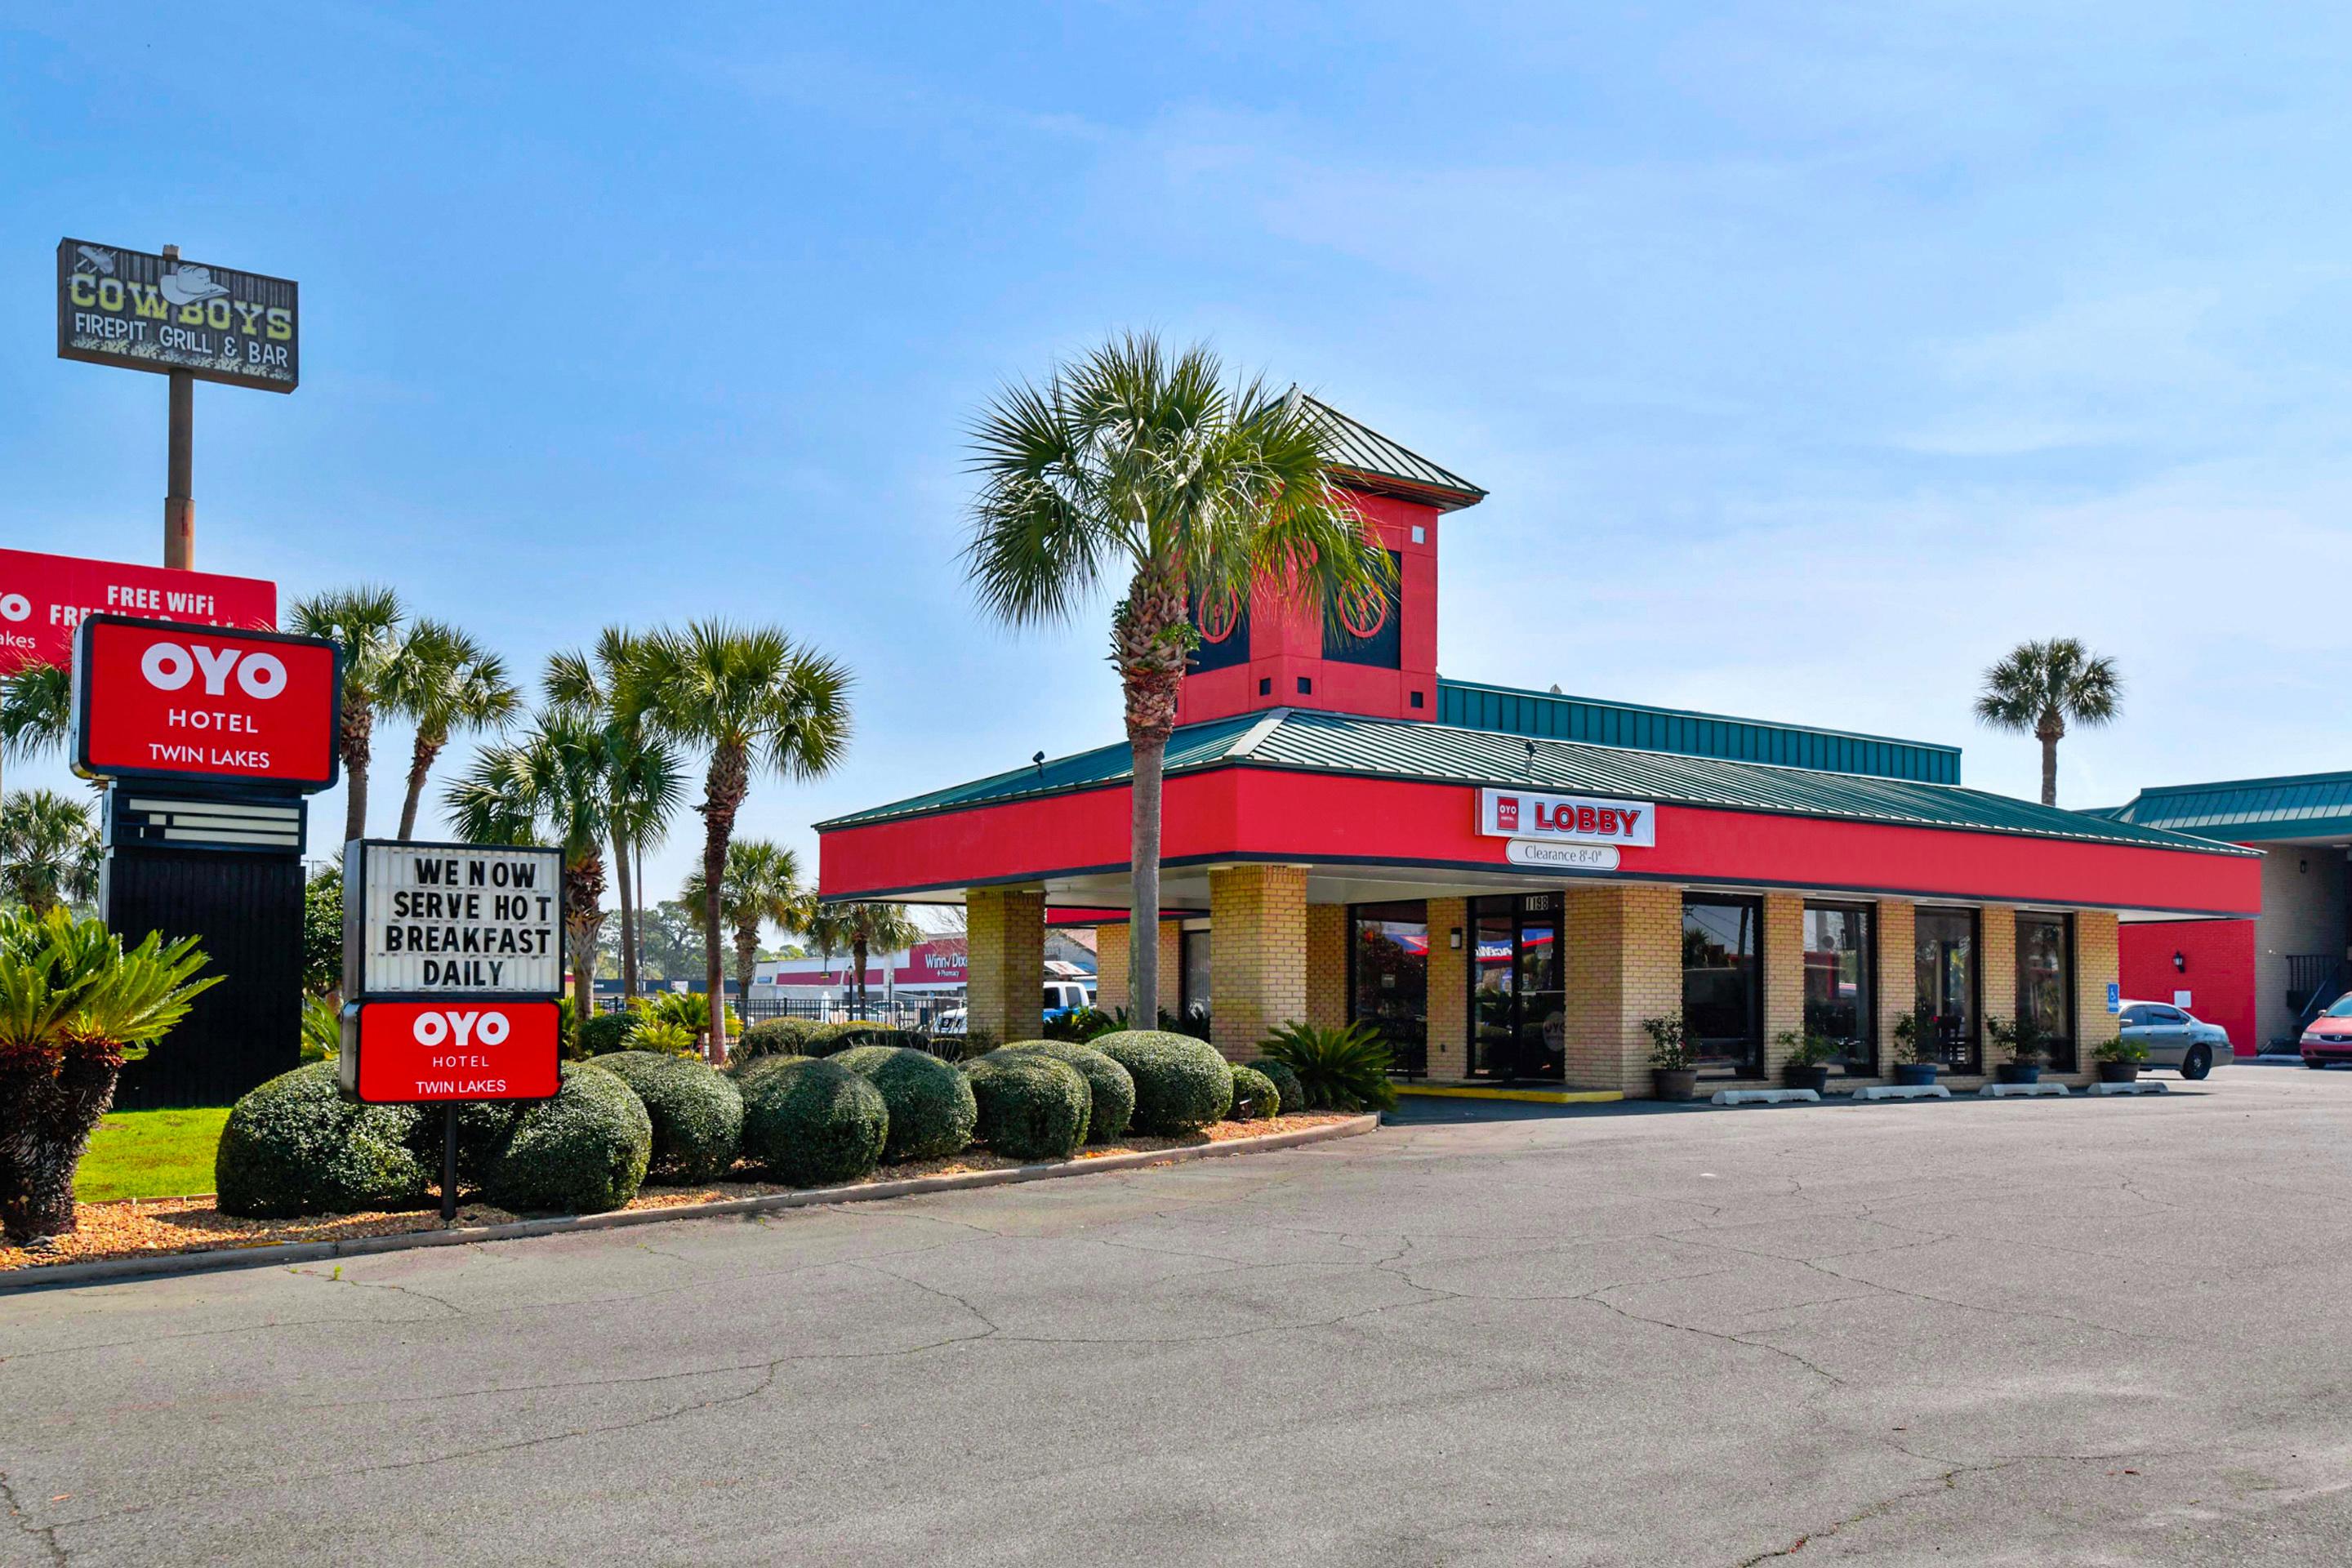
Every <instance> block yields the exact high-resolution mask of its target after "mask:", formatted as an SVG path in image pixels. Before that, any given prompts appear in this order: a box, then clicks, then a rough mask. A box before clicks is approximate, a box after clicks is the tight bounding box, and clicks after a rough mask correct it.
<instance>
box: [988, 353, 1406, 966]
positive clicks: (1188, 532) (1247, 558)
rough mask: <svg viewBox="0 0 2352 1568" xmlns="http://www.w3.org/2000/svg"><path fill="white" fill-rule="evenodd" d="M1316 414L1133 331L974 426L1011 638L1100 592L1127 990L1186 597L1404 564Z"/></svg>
mask: <svg viewBox="0 0 2352 1568" xmlns="http://www.w3.org/2000/svg"><path fill="white" fill-rule="evenodd" d="M1331 460H1332V453H1331V451H1330V449H1329V436H1328V433H1327V428H1326V426H1325V425H1324V423H1323V421H1322V420H1321V418H1320V417H1319V416H1318V415H1317V414H1316V413H1315V412H1314V405H1312V403H1311V402H1310V401H1309V400H1307V399H1306V398H1304V397H1300V396H1297V395H1295V393H1276V392H1274V391H1272V390H1271V389H1270V388H1268V386H1267V385H1266V384H1265V382H1263V381H1261V380H1251V381H1247V382H1235V383H1234V384H1231V385H1228V384H1226V383H1225V380H1224V369H1223V365H1222V364H1221V363H1219V361H1218V359H1217V357H1216V356H1215V355H1214V354H1213V353H1210V352H1209V351H1208V350H1207V349H1205V348H1202V347H1197V346H1196V347H1193V348H1190V349H1187V350H1185V351H1184V352H1183V353H1181V354H1176V355H1174V356H1172V357H1171V355H1170V354H1169V353H1167V352H1166V351H1165V350H1164V349H1162V348H1161V346H1160V343H1159V342H1158V341H1157V340H1155V339H1153V338H1151V337H1149V336H1142V335H1136V334H1129V335H1128V336H1125V337H1122V338H1119V339H1118V340H1116V341H1115V342H1109V343H1107V344H1105V345H1104V346H1103V347H1101V348H1099V349H1097V350H1096V351H1095V352H1094V353H1091V354H1088V355H1087V357H1085V358H1084V359H1082V360H1079V361H1077V362H1076V363H1071V364H1066V365H1063V366H1061V367H1060V368H1058V369H1056V370H1055V372H1054V374H1053V375H1052V376H1051V377H1050V378H1049V379H1047V381H1046V382H1045V384H1043V385H1042V386H1040V385H1033V384H1025V383H1024V384H1020V385H1016V386H1013V387H1008V388H1007V389H1005V390H1004V391H1003V392H1002V393H1000V394H998V395H997V396H996V397H995V398H994V399H993V400H992V402H991V403H990V405H988V407H987V408H986V409H985V410H984V411H983V412H982V415H981V416H980V419H979V421H978V423H977V425H976V426H974V428H973V431H972V463H971V466H972V468H973V471H974V472H975V473H976V474H977V475H978V476H979V479H980V493H979V494H978V496H977V497H975V498H974V500H973V502H972V508H971V511H972V517H971V541H970V542H969V543H968V544H967V546H966V547H965V550H964V563H965V570H966V572H967V574H969V575H970V577H971V583H972V586H973V589H974V592H975V593H976V594H977V595H978V597H979V600H980V603H981V605H982V607H983V608H984V609H986V610H987V611H988V612H989V613H990V614H992V615H993V616H996V617H997V618H998V619H1000V620H1003V621H1005V622H1007V623H1009V624H1011V625H1013V626H1032V625H1038V624H1044V623H1052V622H1058V621H1064V620H1066V619H1068V618H1069V617H1070V616H1072V615H1074V614H1075V613H1076V611H1077V609H1078V608H1079V607H1080V606H1081V605H1084V604H1086V603H1087V602H1088V601H1089V600H1091V599H1092V597H1093V596H1094V595H1095V594H1096V593H1097V592H1098V591H1100V590H1103V589H1105V588H1116V589H1118V591H1119V592H1120V593H1121V595H1122V596H1121V597H1120V598H1119V600H1118V604H1117V605H1115V606H1114V607H1113V609H1112V611H1111V662H1112V663H1113V664H1114V665H1115V666H1117V667H1118V674H1119V682H1120V685H1121V686H1122V688H1123V689H1124V691H1125V697H1126V708H1127V713H1126V717H1127V738H1128V745H1129V751H1130V752H1131V753H1132V756H1133V773H1134V781H1135V782H1134V790H1133V795H1134V819H1133V848H1132V855H1133V862H1134V904H1133V909H1134V919H1133V924H1132V926H1131V928H1130V931H1129V940H1130V942H1131V943H1132V947H1131V950H1130V951H1131V952H1132V955H1133V956H1132V957H1131V959H1130V960H1129V963H1130V966H1131V967H1130V970H1129V973H1130V978H1131V981H1132V984H1133V985H1134V987H1135V992H1134V994H1136V995H1138V996H1150V995H1152V994H1154V993H1155V990H1156V988H1157V986H1158V984H1159V973H1160V946H1159V942H1158V941H1157V940H1156V933H1157V932H1158V931H1159V929H1160V783H1161V773H1162V769H1163V766H1164V763H1165V761H1166V755H1167V750H1168V738H1169V735H1170V733H1171V731H1173V730H1174V729H1175V727H1176V695H1177V690H1178V688H1179V687H1180V686H1181V683H1182V681H1183V678H1184V668H1185V664H1186V661H1187V659H1188V658H1190V656H1191V653H1192V648H1193V647H1196V646H1197V645H1198V641H1199V635H1198V633H1197V632H1195V631H1194V629H1193V627H1192V622H1191V619H1190V617H1189V616H1188V614H1187V606H1188V603H1205V602H1209V601H1210V600H1212V599H1217V600H1222V599H1223V596H1224V595H1229V594H1231V595H1250V594H1251V593H1252V592H1253V590H1255V592H1256V593H1257V594H1258V595H1260V596H1261V598H1264V597H1266V596H1269V595H1280V596H1282V597H1284V598H1286V599H1289V600H1290V601H1292V602H1293V603H1294V604H1295V605H1297V607H1298V608H1300V609H1301V610H1320V609H1324V608H1326V607H1328V606H1329V605H1334V604H1336V603H1339V602H1340V601H1342V600H1343V599H1345V598H1349V597H1352V596H1354V595H1360V594H1363V593H1366V592H1369V591H1372V590H1380V591H1383V592H1385V591H1386V589H1387V587H1388V585H1389V584H1391V583H1392V582H1393V581H1394V577H1395V566H1394V564H1393V563H1391V561H1390V559H1389V555H1388V552H1387V551H1385V550H1384V549H1382V548H1381V544H1380V542H1379V540H1378V538H1377V536H1376V534H1375V532H1374V531H1373V530H1372V528H1371V526H1370V523H1369V522H1368V521H1367V520H1366V519H1365V518H1364V516H1363V514H1362V513H1361V511H1360V510H1359V509H1358V508H1357V507H1355V506H1354V505H1353V504H1352V503H1351V502H1350V501H1349V500H1348V498H1347V497H1346V495H1345V494H1344V493H1342V492H1341V491H1340V490H1339V489H1337V488H1336V486H1334V485H1333V483H1332V482H1331V480H1330V478H1329V474H1328V469H1329V468H1330V464H1331Z"/></svg>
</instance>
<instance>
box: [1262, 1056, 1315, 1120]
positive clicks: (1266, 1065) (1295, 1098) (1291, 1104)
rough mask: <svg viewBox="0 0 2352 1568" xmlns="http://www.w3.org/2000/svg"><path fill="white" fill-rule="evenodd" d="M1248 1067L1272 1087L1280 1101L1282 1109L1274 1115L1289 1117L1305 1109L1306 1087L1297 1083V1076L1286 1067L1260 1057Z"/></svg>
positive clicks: (1271, 1059)
mask: <svg viewBox="0 0 2352 1568" xmlns="http://www.w3.org/2000/svg"><path fill="white" fill-rule="evenodd" d="M1250 1067H1251V1068H1253V1069H1254V1070H1255V1071H1256V1072H1258V1073H1259V1074H1261V1075H1262V1076H1264V1078H1265V1080H1266V1082H1268V1083H1270V1084H1272V1085H1274V1092H1275V1093H1276V1095H1277V1096H1279V1097H1280V1099H1281V1101H1282V1109H1281V1110H1280V1111H1278V1112H1277V1113H1276V1114H1278V1115H1283V1116H1291V1115H1296V1114H1297V1112H1299V1111H1302V1110H1306V1109H1307V1086H1306V1085H1305V1084H1302V1083H1300V1082H1299V1081H1298V1075H1297V1073H1295V1072H1292V1071H1291V1070H1290V1068H1288V1067H1287V1066H1286V1065H1284V1064H1283V1063H1281V1062H1278V1061H1276V1060H1275V1059H1274V1058H1272V1057H1261V1058H1258V1059H1257V1060H1256V1061H1254V1062H1252V1063H1250Z"/></svg>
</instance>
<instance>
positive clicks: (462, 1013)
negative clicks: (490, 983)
mask: <svg viewBox="0 0 2352 1568" xmlns="http://www.w3.org/2000/svg"><path fill="white" fill-rule="evenodd" d="M561 1055H562V1016H561V1013H560V1011H559V1009H558V1008H557V1006H556V1005H555V1004H554V1003H552V1002H369V1003H364V1004H361V1005H353V1006H350V1007H346V1008H344V1009H343V1048H342V1052H341V1057H340V1058H339V1065H338V1070H339V1071H340V1072H341V1077H342V1080H343V1087H344V1088H345V1089H349V1090H350V1091H351V1092H352V1094H354V1095H356V1096H357V1097H358V1098H359V1099H360V1100H362V1101H364V1102H366V1103H368V1104H371V1105H416V1104H424V1103H426V1102H430V1101H439V1100H545V1099H547V1098H548V1097H549V1096H551V1095H552V1094H553V1093H554V1092H555V1090H556V1085H557V1071H558V1069H557V1066H556V1063H557V1060H558V1058H560V1057H561Z"/></svg>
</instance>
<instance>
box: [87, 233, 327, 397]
mask: <svg viewBox="0 0 2352 1568" xmlns="http://www.w3.org/2000/svg"><path fill="white" fill-rule="evenodd" d="M299 296H300V289H299V288H298V287H297V286H296V285H295V283H294V282H293V281H292V280H291V279H285V278H269V277H265V276H264V275H262V274H261V273H258V272H240V271H237V270H236V269H235V268H228V267H215V266H211V265H208V264H205V263H199V262H194V261H189V260H186V259H184V258H183V259H173V258H168V257H163V256H158V255H155V254H153V253H152V252H149V251H144V250H125V249H123V248H122V247H121V246H115V245H93V244H91V243H90V242H89V241H87V240H79V239H61V240H59V241H58V358H59V359H71V360H81V361H83V362H85V363H89V364H111V365H121V366H122V367H124V368H125V369H129V370H152V371H159V372H163V373H165V374H169V373H172V372H175V371H176V372H181V373H184V374H188V375H192V376H194V377H196V378H197V379H198V380H200V381H217V382H223V383H226V384H228V385H231V386H255V387H259V388H260V389H261V390H263V391H264V392H291V391H293V390H294V387H295V384H296V383H297V382H298V381H299V380H300V379H301V369H302V342H301V331H302V312H301V301H300V297H299Z"/></svg>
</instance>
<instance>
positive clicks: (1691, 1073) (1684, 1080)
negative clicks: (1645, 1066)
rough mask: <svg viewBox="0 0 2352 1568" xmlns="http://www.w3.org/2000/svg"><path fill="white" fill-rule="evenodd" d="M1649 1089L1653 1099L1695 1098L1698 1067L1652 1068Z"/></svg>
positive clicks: (1696, 1096) (1696, 1094) (1696, 1095)
mask: <svg viewBox="0 0 2352 1568" xmlns="http://www.w3.org/2000/svg"><path fill="white" fill-rule="evenodd" d="M1650 1089H1651V1098H1652V1099H1654V1100H1696V1099H1697V1098H1698V1069H1697V1068H1679V1069H1677V1068H1651V1069H1650Z"/></svg>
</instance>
